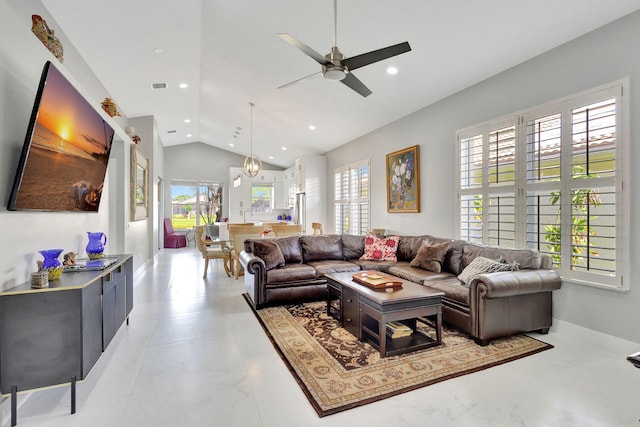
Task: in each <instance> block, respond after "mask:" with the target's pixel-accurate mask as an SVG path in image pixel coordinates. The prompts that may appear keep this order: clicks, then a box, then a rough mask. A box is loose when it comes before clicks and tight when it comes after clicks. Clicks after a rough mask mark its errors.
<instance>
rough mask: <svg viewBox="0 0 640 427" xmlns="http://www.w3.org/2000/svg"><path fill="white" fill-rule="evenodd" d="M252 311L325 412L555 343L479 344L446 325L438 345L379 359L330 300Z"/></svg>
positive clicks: (519, 339) (514, 339)
mask: <svg viewBox="0 0 640 427" xmlns="http://www.w3.org/2000/svg"><path fill="white" fill-rule="evenodd" d="M246 298H247V296H246V295H245V299H246ZM254 313H255V314H256V317H257V318H258V320H260V323H261V324H262V326H263V328H264V329H265V331H266V332H267V335H268V336H269V338H270V339H271V342H272V343H273V345H274V347H275V348H276V349H277V350H278V352H279V353H280V356H281V357H282V359H283V360H284V361H285V363H286V364H287V366H288V367H289V370H290V371H291V372H292V373H293V375H294V377H295V378H296V380H297V381H298V383H299V384H300V386H301V388H302V390H303V391H304V393H305V394H306V396H307V398H308V399H309V402H311V404H312V405H313V407H314V409H315V410H316V412H317V413H318V415H319V416H320V417H323V416H325V415H330V414H334V413H336V412H340V411H344V410H346V409H351V408H354V407H356V406H360V405H365V404H367V403H371V402H375V401H377V400H381V399H385V398H388V397H391V396H394V395H397V394H400V393H404V392H406V391H409V390H414V389H416V388H420V387H425V386H427V385H430V384H434V383H436V382H439V381H444V380H447V379H449V378H454V377H458V376H461V375H466V374H469V373H472V372H477V371H479V370H482V369H486V368H489V367H491V366H496V365H499V364H502V363H506V362H510V361H512V360H516V359H519V358H522V357H525V356H529V355H532V354H535V353H538V352H540V351H544V350H548V349H550V348H553V346H551V345H550V344H547V343H544V342H541V341H538V340H536V339H534V338H530V337H527V336H525V335H514V336H511V337H507V338H503V339H499V340H496V341H493V342H492V343H491V344H489V345H488V346H486V347H481V346H479V345H477V344H476V343H475V342H474V341H473V340H472V339H471V338H469V336H468V335H466V334H465V333H463V332H461V331H458V330H454V329H449V328H443V330H442V340H443V344H442V345H441V346H438V347H433V348H430V349H426V350H422V351H417V352H413V353H407V354H403V355H401V356H394V357H387V358H380V354H379V353H378V351H377V350H376V349H374V348H373V347H372V346H371V345H369V344H366V343H362V342H360V341H358V340H357V339H356V337H354V336H353V335H351V334H350V333H349V332H347V331H346V330H345V329H343V328H342V327H340V324H339V323H338V322H337V321H336V320H335V319H333V318H332V317H330V316H327V313H326V302H312V303H305V304H297V305H287V306H281V307H268V308H264V309H261V310H257V311H255V310H254ZM425 328H426V326H425Z"/></svg>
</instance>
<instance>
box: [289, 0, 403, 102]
mask: <svg viewBox="0 0 640 427" xmlns="http://www.w3.org/2000/svg"><path fill="white" fill-rule="evenodd" d="M337 9H338V0H333V46H332V47H331V52H329V53H328V54H326V55H325V56H322V55H321V54H319V53H318V52H316V51H315V50H313V49H312V48H310V47H309V46H307V45H306V44H304V43H302V42H301V41H299V40H298V39H296V38H295V37H293V36H291V35H289V34H287V33H280V34H278V37H280V38H281V39H282V40H284V41H286V42H287V43H289V44H290V45H292V46H294V47H296V48H298V49H300V50H301V51H302V52H303V53H304V54H306V55H307V56H309V57H311V58H312V59H313V60H315V61H316V62H317V63H319V64H320V65H322V71H318V72H316V73H313V74H310V75H308V76H305V77H302V78H301V79H298V80H294V81H292V82H290V83H287V84H285V85H282V86H280V87H278V89H281V88H283V87H287V86H291V85H292V84H295V83H298V82H300V81H302V80H306V79H308V78H309V77H313V76H315V75H317V74H320V73H322V75H323V76H324V78H325V79H329V80H340V81H341V82H342V84H344V85H345V86H348V87H349V88H351V89H353V90H354V91H356V92H358V93H359V94H360V95H362V96H364V97H366V96H369V95H371V91H370V90H369V88H368V87H366V86H365V85H364V83H362V82H361V81H360V80H358V78H357V77H356V76H354V75H353V73H352V71H353V70H355V69H358V68H360V67H364V66H365V65H369V64H373V63H374V62H378V61H382V60H383V59H387V58H391V57H393V56H396V55H400V54H402V53H405V52H409V51H410V50H411V46H409V42H404V43H398V44H396V45H393V46H387V47H384V48H382V49H378V50H373V51H371V52H367V53H363V54H361V55H357V56H352V57H350V58H345V56H344V55H343V54H342V52H340V50H338V46H337V45H336V43H337V32H338V29H337V27H338V10H337Z"/></svg>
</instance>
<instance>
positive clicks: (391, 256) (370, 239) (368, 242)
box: [360, 233, 400, 261]
mask: <svg viewBox="0 0 640 427" xmlns="http://www.w3.org/2000/svg"><path fill="white" fill-rule="evenodd" d="M399 240H400V236H389V237H385V238H380V237H378V236H375V235H373V234H370V233H367V237H365V239H364V255H362V256H361V257H360V259H361V260H362V261H397V260H398V258H397V257H396V251H397V250H398V241H399Z"/></svg>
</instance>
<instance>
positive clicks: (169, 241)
mask: <svg viewBox="0 0 640 427" xmlns="http://www.w3.org/2000/svg"><path fill="white" fill-rule="evenodd" d="M186 246H187V236H185V235H184V234H178V233H176V232H175V231H173V225H172V224H171V218H165V219H164V247H165V248H184V247H186Z"/></svg>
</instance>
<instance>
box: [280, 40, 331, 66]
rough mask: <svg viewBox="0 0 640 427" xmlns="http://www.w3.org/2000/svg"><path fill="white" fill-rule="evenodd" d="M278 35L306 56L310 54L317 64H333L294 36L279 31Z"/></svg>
mask: <svg viewBox="0 0 640 427" xmlns="http://www.w3.org/2000/svg"><path fill="white" fill-rule="evenodd" d="M278 37H280V38H281V39H282V40H284V41H286V42H287V43H289V44H290V45H291V46H293V47H297V48H298V49H300V50H301V51H302V52H304V53H305V54H306V55H307V56H310V57H311V58H313V59H314V60H315V61H316V62H317V63H318V64H320V65H333V63H332V62H331V61H329V60H328V59H327V58H325V57H324V56H323V55H321V54H319V53H318V52H316V51H315V50H313V49H312V48H310V47H309V46H307V45H306V44H304V43H302V42H301V41H300V40H298V39H296V38H295V37H293V36H291V35H290V34H287V33H279V34H278Z"/></svg>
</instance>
